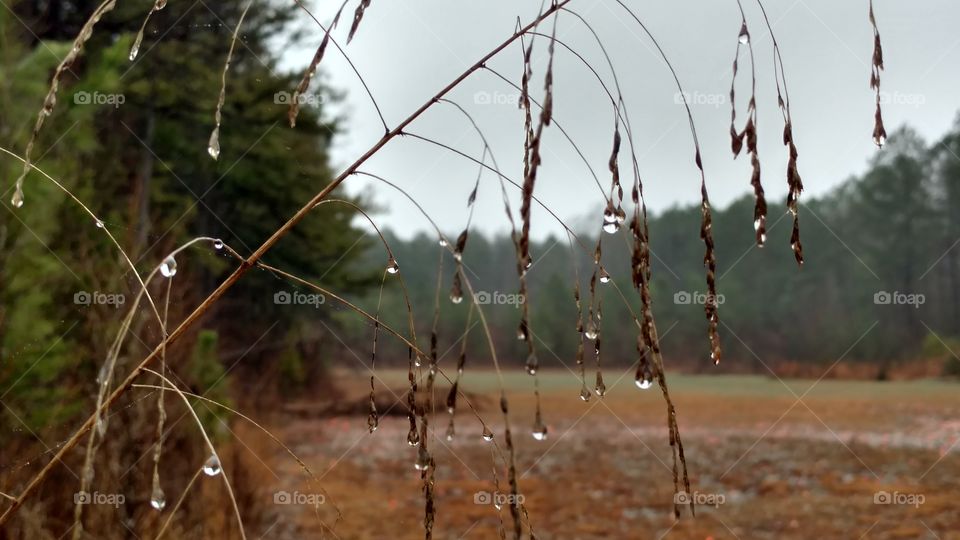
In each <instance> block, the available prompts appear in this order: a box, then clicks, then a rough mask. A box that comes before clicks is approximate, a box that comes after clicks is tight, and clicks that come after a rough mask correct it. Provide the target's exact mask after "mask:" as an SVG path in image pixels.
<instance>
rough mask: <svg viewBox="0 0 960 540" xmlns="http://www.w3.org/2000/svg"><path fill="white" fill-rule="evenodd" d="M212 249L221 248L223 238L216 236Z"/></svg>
mask: <svg viewBox="0 0 960 540" xmlns="http://www.w3.org/2000/svg"><path fill="white" fill-rule="evenodd" d="M213 249H223V240H221V239H219V238H217V239H216V240H214V241H213Z"/></svg>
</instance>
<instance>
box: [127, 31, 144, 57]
mask: <svg viewBox="0 0 960 540" xmlns="http://www.w3.org/2000/svg"><path fill="white" fill-rule="evenodd" d="M142 37H143V34H140V35H139V36H137V38H138V39H137V42H136V43H134V44H133V47H130V56H129V57H128V58H129V59H130V61H131V62H133V61H134V60H136V59H137V55H138V54H140V39H142Z"/></svg>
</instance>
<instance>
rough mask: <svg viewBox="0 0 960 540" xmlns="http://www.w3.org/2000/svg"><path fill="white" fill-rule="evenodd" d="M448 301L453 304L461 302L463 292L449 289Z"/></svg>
mask: <svg viewBox="0 0 960 540" xmlns="http://www.w3.org/2000/svg"><path fill="white" fill-rule="evenodd" d="M450 301H451V302H453V303H454V304H459V303H460V302H463V294H462V293H461V292H460V291H450Z"/></svg>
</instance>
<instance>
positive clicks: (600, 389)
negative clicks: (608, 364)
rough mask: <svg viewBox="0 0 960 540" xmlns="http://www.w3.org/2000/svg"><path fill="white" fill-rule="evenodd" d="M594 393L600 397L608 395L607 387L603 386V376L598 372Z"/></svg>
mask: <svg viewBox="0 0 960 540" xmlns="http://www.w3.org/2000/svg"><path fill="white" fill-rule="evenodd" d="M593 391H594V392H596V394H597V395H598V396H600V397H603V395H604V394H606V393H607V385H605V384H603V375H601V374H600V372H599V371H598V372H597V384H596V386H595V387H594V389H593Z"/></svg>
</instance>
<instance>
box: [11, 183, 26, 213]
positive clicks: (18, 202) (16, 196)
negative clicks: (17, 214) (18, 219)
mask: <svg viewBox="0 0 960 540" xmlns="http://www.w3.org/2000/svg"><path fill="white" fill-rule="evenodd" d="M10 204H12V205H13V207H14V208H20V207H21V206H23V189H22V188H21V187H20V186H19V185H18V186H17V189H16V191H14V192H13V197H11V198H10Z"/></svg>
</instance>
